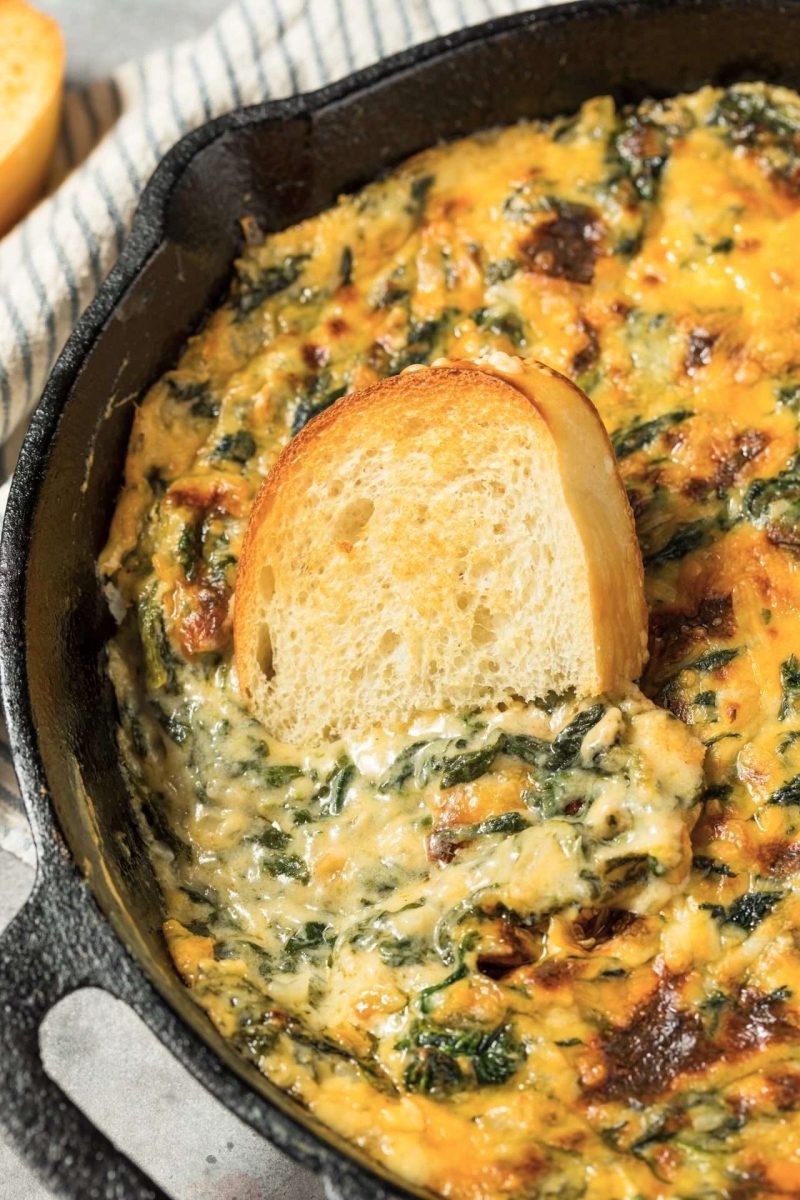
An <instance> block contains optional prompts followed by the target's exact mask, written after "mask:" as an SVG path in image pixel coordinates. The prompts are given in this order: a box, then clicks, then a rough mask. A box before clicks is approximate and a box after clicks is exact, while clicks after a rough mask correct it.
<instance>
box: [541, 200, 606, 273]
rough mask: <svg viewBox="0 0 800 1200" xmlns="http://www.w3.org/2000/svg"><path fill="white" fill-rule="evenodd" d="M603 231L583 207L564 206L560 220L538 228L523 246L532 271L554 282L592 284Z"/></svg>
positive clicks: (559, 215)
mask: <svg viewBox="0 0 800 1200" xmlns="http://www.w3.org/2000/svg"><path fill="white" fill-rule="evenodd" d="M602 235H603V227H602V225H601V224H600V220H599V218H598V216H597V214H596V213H595V212H594V211H593V210H592V209H591V208H587V207H586V206H584V205H582V204H562V205H561V208H560V211H559V213H558V215H557V216H554V217H553V218H552V219H550V220H548V221H544V222H543V223H542V224H541V225H538V226H537V227H536V229H534V230H533V232H532V233H530V234H529V235H528V237H526V238H525V239H524V241H522V242H521V243H520V250H521V251H522V254H523V257H524V258H525V261H526V262H527V264H528V266H529V268H530V269H531V270H533V271H538V272H540V273H541V274H542V275H549V276H550V277H551V278H553V279H568V280H569V281H570V282H571V283H591V282H592V280H593V279H594V265H595V262H596V260H597V257H598V254H599V253H600V250H599V243H600V239H601V238H602Z"/></svg>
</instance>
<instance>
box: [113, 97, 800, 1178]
mask: <svg viewBox="0 0 800 1200" xmlns="http://www.w3.org/2000/svg"><path fill="white" fill-rule="evenodd" d="M246 235H247V237H246V242H247V245H246V249H245V251H244V253H243V256H242V258H241V259H240V260H239V261H238V263H237V264H236V270H235V277H234V280H233V283H232V285H231V288H230V292H229V295H228V297H227V299H226V301H225V303H224V304H223V305H222V307H221V308H220V309H219V311H218V312H216V313H215V314H214V315H213V316H211V317H210V318H209V319H208V320H207V322H206V324H205V326H204V327H203V329H202V330H201V332H200V333H199V334H198V335H197V336H196V337H194V338H193V339H192V340H191V341H190V342H189V344H188V346H187V348H186V349H185V351H184V353H183V355H182V357H181V358H180V361H179V362H178V364H177V366H176V367H175V368H174V369H173V370H171V371H169V372H168V373H167V374H166V375H165V376H164V378H163V379H161V380H160V381H159V382H158V383H156V384H155V385H154V386H153V387H152V389H151V390H150V391H149V393H148V394H147V395H146V396H145V397H144V399H143V400H142V402H141V405H140V406H139V407H138V410H137V413H136V417H135V422H134V427H133V432H132V435H131V441H130V448H129V453H128V459H127V466H126V475H125V485H124V489H123V492H122V495H121V497H120V500H119V504H118V507H117V510H116V513H115V515H114V519H113V525H112V529H111V535H110V539H109V542H108V545H107V547H106V549H105V551H104V552H103V555H102V559H101V562H100V571H101V575H102V577H103V579H104V581H105V584H106V587H107V591H108V594H109V596H110V597H111V598H112V604H113V608H114V611H115V612H116V613H117V614H118V616H119V617H120V618H121V620H120V625H119V630H118V633H117V635H116V637H115V639H114V640H113V642H112V643H111V645H110V646H109V670H110V673H111V677H112V680H113V683H114V686H115V689H116V694H117V697H118V703H119V709H120V715H121V729H120V741H121V747H122V754H123V759H124V763H125V765H126V771H127V774H128V776H129V780H130V788H131V792H132V797H133V802H134V803H135V805H136V807H137V811H138V812H139V813H140V814H141V819H142V824H143V827H144V829H145V831H146V836H147V838H148V843H149V845H150V848H151V854H152V859H153V862H154V865H155V868H156V871H157V875H158V879H159V881H160V884H161V888H162V891H163V899H164V909H165V923H164V933H165V937H166V939H167V942H168V944H169V948H170V951H171V954H172V957H173V958H174V961H175V965H176V967H177V970H178V971H179V972H180V974H181V976H182V977H183V979H184V980H185V982H186V984H187V986H188V987H189V988H190V989H191V991H192V994H193V996H194V997H195V999H196V1001H197V1002H198V1004H200V1005H201V1006H202V1007H203V1008H204V1009H205V1010H206V1012H207V1013H208V1015H209V1016H210V1018H211V1020H212V1021H213V1022H214V1024H215V1025H216V1026H217V1028H218V1029H219V1030H220V1031H221V1032H222V1034H223V1035H224V1036H225V1037H226V1038H229V1039H230V1040H231V1042H232V1043H233V1044H234V1045H235V1046H236V1047H237V1048H238V1049H239V1050H240V1052H241V1053H242V1054H243V1055H245V1056H247V1057H248V1058H249V1059H250V1060H251V1061H253V1062H255V1063H256V1064H257V1065H258V1066H259V1068H260V1069H261V1070H263V1072H264V1073H265V1074H266V1075H267V1076H268V1077H269V1078H270V1079H271V1080H273V1081H274V1082H275V1083H276V1084H277V1085H278V1086H279V1087H281V1088H284V1089H286V1090H287V1092H288V1093H289V1094H290V1095H291V1096H293V1097H294V1098H295V1099H296V1100H297V1102H298V1103H299V1104H301V1105H303V1106H305V1107H306V1108H308V1109H309V1110H311V1112H312V1113H314V1114H315V1116H316V1117H318V1118H319V1119H320V1120H321V1121H322V1122H324V1123H326V1124H327V1125H328V1126H330V1127H331V1128H333V1129H335V1130H336V1131H337V1132H338V1133H340V1134H341V1135H343V1136H344V1137H346V1138H348V1139H349V1140H350V1141H351V1142H352V1143H354V1144H356V1145H358V1146H359V1147H361V1148H362V1149H363V1150H364V1151H365V1152H366V1153H367V1154H369V1155H370V1156H372V1157H373V1158H374V1159H375V1160H377V1161H380V1162H381V1163H383V1164H384V1165H385V1166H386V1167H388V1168H389V1169H390V1170H393V1171H395V1172H396V1173H397V1175H398V1176H400V1177H402V1178H403V1179H405V1180H407V1181H409V1182H410V1183H412V1184H413V1185H416V1186H419V1187H424V1188H428V1189H430V1191H431V1192H432V1193H433V1194H437V1195H442V1196H451V1197H457V1198H464V1200H495V1198H503V1200H522V1198H534V1197H556V1196H557V1197H561V1198H562V1200H573V1198H575V1200H577V1198H579V1197H587V1198H591V1200H643V1198H651V1197H668V1196H669V1197H683V1198H685V1200H689V1198H691V1200H699V1198H701V1197H703V1198H717V1197H720V1198H722V1197H726V1198H728V1200H757V1198H759V1197H773V1198H774V1197H784V1196H797V1195H800V888H799V887H798V880H799V879H800V875H799V874H798V872H800V557H799V554H800V440H799V438H798V421H799V420H800V416H799V415H798V414H799V413H800V258H798V253H797V248H798V246H800V98H798V96H796V95H795V94H794V93H792V92H789V91H786V90H782V89H775V88H770V87H766V86H764V85H760V84H748V85H739V86H736V87H732V88H730V89H728V90H719V89H711V88H704V89H703V90H701V91H699V92H698V93H696V94H694V95H691V96H679V97H677V98H675V99H672V100H668V101H664V102H658V103H655V102H645V103H643V104H641V105H640V106H639V107H637V108H634V109H615V106H614V104H613V103H612V101H611V100H610V99H608V98H605V97H601V98H599V99H595V100H592V101H590V102H588V103H587V104H585V105H584V107H583V108H582V109H581V111H580V112H579V113H577V114H576V115H574V116H569V117H563V118H558V119H556V120H555V121H553V122H551V123H548V124H543V123H537V122H527V123H522V124H519V125H515V126H514V127H511V128H506V129H500V130H492V131H490V132H487V133H482V134H478V135H476V136H474V137H470V138H466V139H464V140H462V141H458V142H455V143H453V144H449V145H445V146H439V147H436V148H434V149H432V150H430V151H426V152H425V153H422V154H420V155H418V156H416V157H415V158H413V159H412V160H410V161H409V162H407V163H405V164H404V165H403V166H401V167H400V168H398V169H397V170H396V171H394V172H393V173H392V174H390V175H388V176H387V177H386V178H384V179H381V180H379V181H378V182H375V183H373V184H371V185H369V186H368V187H366V188H364V189H363V190H362V191H360V192H359V193H357V194H355V195H352V196H347V197H344V198H342V199H341V200H340V201H339V202H338V203H337V204H336V205H335V206H334V207H333V208H331V209H330V210H329V211H327V212H324V213H322V214H321V215H319V216H318V217H315V218H313V219H310V220H307V221H304V222H303V223H302V224H299V225H297V226H295V227H293V228H290V229H287V230H285V231H284V232H281V233H278V234H274V235H271V236H269V237H266V238H265V237H262V236H261V235H260V234H259V231H258V230H257V229H256V228H255V227H254V226H253V225H252V223H250V224H246ZM486 349H495V350H500V351H504V352H506V353H508V354H522V355H528V356H531V357H535V358H537V359H539V360H541V361H543V362H545V363H548V364H550V365H551V366H552V367H554V368H556V369H557V370H559V371H561V372H563V373H564V374H566V375H568V376H570V377H571V378H572V379H574V380H575V381H576V382H577V383H578V384H579V385H580V387H581V388H583V389H584V390H585V391H586V392H587V393H588V395H589V396H590V397H591V398H592V400H593V402H594V403H595V405H596V406H597V408H598V410H599V412H600V415H601V417H602V419H603V421H604V422H605V424H606V427H607V429H608V431H609V433H610V435H611V439H612V444H613V447H614V450H615V452H616V456H617V459H618V462H619V466H620V469H621V472H622V474H623V478H624V481H625V485H626V488H627V491H628V495H629V499H630V503H631V506H632V508H633V512H634V515H635V518H636V524H637V532H638V537H639V542H640V545H641V550H642V555H643V559H644V563H645V572H646V587H647V598H648V604H649V608H650V651H651V653H650V660H649V665H648V667H647V670H646V672H645V675H644V678H643V679H642V680H640V681H639V683H640V686H641V689H642V690H641V691H639V690H638V689H637V688H636V687H634V686H631V688H630V689H629V690H628V691H627V692H625V693H624V694H622V695H614V696H598V697H592V698H590V699H587V700H576V699H575V698H574V697H570V696H553V697H551V698H550V699H549V700H548V702H547V703H546V704H545V703H539V704H532V703H530V704H526V703H523V702H522V701H520V702H514V703H509V704H508V705H505V706H501V707H500V708H498V709H496V710H493V711H489V710H486V711H477V712H464V713H451V714H443V713H431V714H428V715H425V714H423V715H421V716H419V717H418V718H416V719H415V720H414V722H413V723H412V724H411V725H410V726H409V728H408V729H406V730H404V731H384V732H383V733H378V732H376V733H375V734H374V736H370V737H367V738H365V739H363V740H362V741H360V742H353V741H349V742H347V743H346V744H345V743H344V742H337V743H334V744H330V745H329V746H327V747H326V748H325V749H323V750H319V749H318V750H314V751H312V750H309V749H308V748H303V747H292V746H287V745H284V744H278V743H277V742H275V741H274V740H273V739H271V738H270V737H269V735H268V733H267V732H266V731H265V730H264V729H263V728H262V727H261V725H260V724H259V723H258V722H257V721H256V720H255V719H254V718H253V717H252V716H251V715H250V714H249V712H248V711H247V710H246V708H245V707H244V705H243V703H242V701H241V697H240V695H239V692H238V688H237V681H236V676H235V671H234V670H233V668H232V648H231V606H232V597H233V593H234V587H235V581H236V567H237V558H238V556H239V553H240V550H241V544H242V539H243V535H244V531H245V528H246V525H247V519H248V514H249V511H250V508H251V505H252V502H253V499H254V497H255V494H256V492H257V490H258V487H259V485H260V483H261V481H262V479H263V477H264V476H265V474H266V473H267V471H268V469H269V467H270V465H271V463H272V462H273V461H274V460H275V458H276V456H277V454H278V453H279V451H280V450H281V448H282V447H283V446H284V445H285V444H286V442H287V441H288V439H290V438H291V437H292V436H293V434H295V433H296V432H297V431H298V430H299V429H301V428H302V427H303V425H304V424H305V423H306V422H308V421H309V420H310V419H311V418H313V417H314V416H315V415H316V414H317V413H319V412H321V411H322V410H323V409H325V408H326V407H327V406H328V405H330V404H332V403H333V402H334V401H335V400H336V399H337V398H338V397H340V396H342V395H343V394H344V393H345V392H349V391H353V390H355V389H358V388H361V387H363V386H365V385H366V384H369V383H371V382H374V381H375V380H377V379H379V378H381V377H383V376H387V375H393V374H397V373H398V372H400V371H402V370H403V369H405V368H406V367H408V366H409V365H411V364H415V363H428V362H431V361H433V360H435V359H437V358H439V357H441V356H448V357H450V358H455V359H457V358H469V357H474V356H476V355H478V354H480V353H481V352H482V351H484V350H486ZM687 726H688V727H690V729H691V733H692V734H693V735H694V737H691V736H690V735H689V731H688V730H687Z"/></svg>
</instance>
